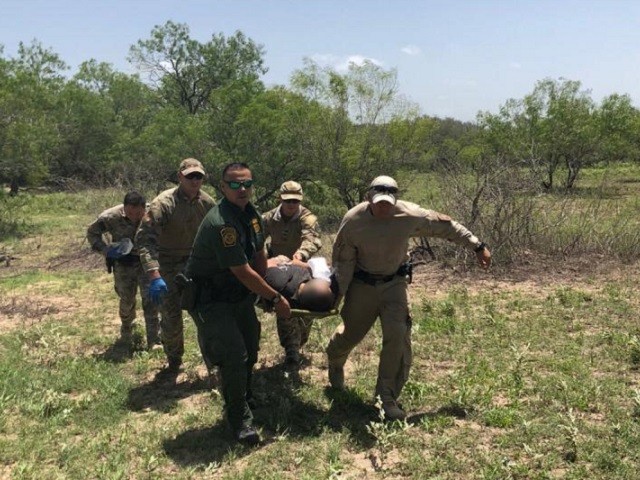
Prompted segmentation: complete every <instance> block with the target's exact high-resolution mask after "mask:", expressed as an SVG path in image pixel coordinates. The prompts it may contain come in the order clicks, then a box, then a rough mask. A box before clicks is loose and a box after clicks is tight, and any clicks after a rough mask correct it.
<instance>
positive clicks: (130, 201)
mask: <svg viewBox="0 0 640 480" xmlns="http://www.w3.org/2000/svg"><path fill="white" fill-rule="evenodd" d="M123 203H124V204H125V205H131V206H132V207H145V206H146V205H147V201H146V200H145V198H144V195H142V194H141V193H140V192H137V191H136V190H131V191H130V192H128V193H127V194H126V195H125V196H124V202H123Z"/></svg>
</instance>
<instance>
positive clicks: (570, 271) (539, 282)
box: [411, 255, 640, 298]
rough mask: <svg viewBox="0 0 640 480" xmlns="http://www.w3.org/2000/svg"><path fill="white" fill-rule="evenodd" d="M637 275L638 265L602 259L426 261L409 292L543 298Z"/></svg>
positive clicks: (424, 294)
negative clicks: (485, 265)
mask: <svg viewBox="0 0 640 480" xmlns="http://www.w3.org/2000/svg"><path fill="white" fill-rule="evenodd" d="M639 274H640V262H638V261H635V262H632V263H623V262H621V261H619V260H615V259H607V258H605V257H603V256H595V255H594V256H585V257H579V258H568V259H565V260H563V259H559V258H552V257H544V256H536V255H527V256H525V257H524V258H523V259H522V260H521V261H519V262H516V263H514V264H512V265H509V266H500V265H498V266H492V267H491V268H490V269H489V270H487V271H485V270H482V269H481V268H479V267H475V266H474V267H472V268H469V267H466V266H464V265H462V266H454V267H451V266H447V265H445V264H442V263H440V262H429V263H427V264H426V265H419V266H417V267H416V268H415V269H414V274H413V283H412V285H411V291H412V292H413V294H414V295H415V294H417V296H428V297H435V298H438V297H441V296H444V295H446V294H447V293H448V292H449V290H451V288H454V287H464V288H465V289H467V291H468V292H469V293H470V294H479V293H481V292H486V291H489V292H500V291H520V292H524V293H526V294H527V295H528V296H540V297H546V296H547V294H548V293H549V292H552V291H555V290H557V289H558V288H562V287H572V288H576V289H580V290H583V291H586V292H590V291H598V290H600V289H601V288H602V287H603V285H604V284H605V283H607V282H625V281H628V280H630V279H633V278H636V277H637V276H638V275H639Z"/></svg>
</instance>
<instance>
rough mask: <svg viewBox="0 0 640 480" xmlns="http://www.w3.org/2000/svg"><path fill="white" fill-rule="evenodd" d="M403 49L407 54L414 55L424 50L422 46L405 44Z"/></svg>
mask: <svg viewBox="0 0 640 480" xmlns="http://www.w3.org/2000/svg"><path fill="white" fill-rule="evenodd" d="M401 50H402V51H403V52H404V53H406V54H407V55H411V56H412V57H414V56H416V55H420V54H421V53H422V50H420V47H418V46H417V45H405V46H404V47H402V49H401Z"/></svg>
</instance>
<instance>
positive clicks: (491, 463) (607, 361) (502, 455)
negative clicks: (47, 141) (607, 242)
mask: <svg viewBox="0 0 640 480" xmlns="http://www.w3.org/2000/svg"><path fill="white" fill-rule="evenodd" d="M629 168H631V167H629ZM633 172H636V170H633ZM588 174H589V175H592V176H593V178H586V179H585V183H588V182H593V184H599V182H600V181H601V178H600V177H599V175H600V176H601V175H604V172H601V171H594V172H591V171H590V172H588ZM627 174H629V172H626V173H625V174H624V175H627ZM624 175H623V176H622V177H621V178H628V177H624ZM619 185H622V186H621V187H620V188H633V185H634V184H632V183H620V184H619ZM412 188H413V187H412ZM417 190H418V189H417V188H416V191H417ZM581 195H583V196H587V193H584V192H583V193H582V194H576V201H577V202H582V201H590V200H588V199H587V200H585V199H583V198H581ZM589 195H590V194H589ZM621 195H622V198H623V199H622V200H620V198H618V200H615V201H623V202H633V201H635V200H632V199H631V196H630V194H629V193H628V192H627V193H624V192H623V193H622V194H621ZM625 195H629V196H625ZM84 197H86V198H84ZM117 197H118V195H117V192H106V193H104V194H101V193H100V192H89V193H85V194H82V195H81V194H67V195H63V194H56V195H53V196H51V197H50V198H49V197H48V196H46V195H43V196H41V198H40V196H34V198H32V199H30V200H29V201H30V202H32V203H31V204H29V205H27V206H26V207H25V208H27V209H28V213H29V216H30V225H31V227H30V228H31V230H30V232H29V233H27V234H26V235H25V236H22V237H20V238H18V237H12V238H11V239H9V240H7V241H6V242H5V243H4V244H3V247H5V248H6V247H9V246H10V247H11V248H12V251H13V252H14V254H15V255H16V256H17V257H18V258H17V259H16V260H14V261H13V262H12V263H11V265H10V266H8V267H4V266H3V267H2V269H0V412H2V415H1V416H0V477H2V478H15V479H35V478H38V479H40V478H72V479H85V478H109V479H112V478H113V479H117V478H122V479H125V478H151V479H154V478H177V479H194V478H226V479H245V478H246V479H254V478H265V479H281V478H282V479H316V478H417V479H427V478H438V479H476V478H482V479H549V478H571V479H592V478H601V479H610V478H616V479H635V478H637V472H638V469H639V467H640V450H638V444H640V387H639V386H638V371H639V369H640V340H639V339H640V326H639V324H638V321H637V319H638V311H639V305H640V293H639V292H638V289H637V280H636V278H635V276H633V275H635V274H636V273H637V268H635V266H634V265H624V264H622V265H618V268H619V269H620V271H621V272H622V274H618V275H611V276H610V277H607V276H603V274H597V273H596V272H593V273H592V274H584V275H581V276H580V278H579V279H577V280H574V279H573V278H572V276H571V275H567V276H565V277H563V278H564V279H563V280H562V281H559V282H555V281H549V282H545V280H543V279H540V280H539V282H537V283H536V280H538V279H537V277H536V276H535V274H534V275H533V276H532V278H530V279H529V280H531V282H533V283H528V284H525V285H524V286H520V285H518V284H514V285H510V286H509V287H508V288H507V287H505V286H504V284H502V286H500V287H494V288H489V287H490V286H491V285H492V281H493V280H492V279H487V276H486V275H479V274H477V273H476V271H471V272H467V273H466V275H465V276H459V275H458V274H457V273H453V272H451V271H449V270H446V271H442V272H445V273H442V272H440V271H438V272H435V271H431V270H430V271H429V272H428V274H429V275H431V274H434V277H433V279H435V278H436V276H435V275H436V274H437V276H440V277H442V276H444V277H446V278H445V280H444V283H443V281H442V279H440V281H439V282H440V283H439V285H440V286H439V287H438V290H439V293H438V294H430V295H426V294H425V293H424V291H423V290H422V287H423V286H422V285H420V284H419V283H416V284H414V286H413V287H412V290H413V291H412V294H413V298H414V300H415V301H414V303H413V305H412V313H413V350H414V352H413V353H414V361H413V367H412V371H411V376H410V379H409V382H408V383H407V385H406V387H405V389H404V391H403V394H402V397H401V401H402V403H403V405H404V407H405V408H406V409H407V410H408V411H409V412H410V418H409V420H408V422H406V423H403V422H396V423H393V424H383V423H380V421H379V414H378V410H377V408H376V402H375V399H373V398H372V395H373V391H374V388H375V380H376V372H377V362H378V352H379V348H380V341H381V334H380V329H379V327H378V326H376V327H375V328H374V329H373V330H372V331H371V332H370V334H369V335H368V336H367V338H366V339H365V340H364V341H363V342H362V344H361V345H360V346H359V347H358V348H356V349H355V350H354V352H352V354H351V356H350V359H349V363H348V364H347V384H348V389H347V391H346V392H337V393H336V392H332V391H331V390H328V389H327V388H326V387H327V379H326V369H325V357H324V348H325V346H326V344H327V341H328V339H329V337H330V335H331V333H332V332H333V330H334V328H335V327H336V326H337V325H338V324H339V319H338V318H335V317H330V318H327V319H324V320H322V321H318V322H316V324H315V325H314V328H313V331H312V334H311V338H310V341H309V344H308V345H307V346H306V347H305V350H304V354H305V356H306V358H307V362H306V365H305V367H304V368H303V369H301V370H300V372H299V374H297V375H296V374H292V373H290V372H287V371H285V370H284V369H283V368H282V366H281V365H280V362H281V361H282V351H281V348H280V347H279V345H278V341H277V334H276V330H275V320H274V318H273V317H271V316H263V317H262V321H263V338H262V343H261V351H260V361H259V363H258V365H257V369H256V373H255V393H256V395H257V397H258V400H259V402H260V407H259V408H258V409H257V410H256V412H255V413H256V415H255V417H256V425H257V426H258V428H259V429H260V430H261V432H262V435H263V437H264V439H265V443H264V444H263V445H262V446H260V447H258V448H255V449H247V448H242V447H239V446H237V445H235V444H234V443H233V441H232V439H231V436H230V434H229V432H228V431H227V430H226V427H225V424H224V422H223V420H222V414H223V410H222V407H223V405H222V400H221V396H220V393H219V392H218V391H216V390H213V391H212V390H209V389H208V388H207V382H206V379H205V369H204V367H203V365H202V360H201V358H200V355H199V352H198V349H197V342H196V338H195V328H194V327H193V325H192V322H191V320H190V319H189V318H188V317H187V318H185V328H186V333H185V336H186V354H185V368H184V371H183V373H182V374H181V375H180V376H179V377H178V379H177V382H176V383H172V382H171V381H167V380H166V379H163V378H162V377H158V376H157V374H158V372H159V371H160V369H161V368H162V366H163V364H164V355H163V353H162V352H158V351H153V352H146V351H144V349H143V343H144V342H143V340H142V338H143V332H142V330H141V328H140V327H139V326H138V327H137V330H136V332H135V335H134V338H135V341H134V344H133V346H131V347H129V346H126V345H123V344H121V343H120V342H118V341H117V332H118V329H119V325H118V319H117V316H116V305H117V303H116V299H115V294H114V293H113V286H112V278H111V277H110V276H109V275H107V274H106V272H104V271H103V267H102V264H101V262H100V261H99V259H97V258H96V257H95V256H94V255H92V254H91V253H90V252H89V251H88V246H87V245H86V243H83V242H82V237H83V236H84V228H85V227H86V224H87V223H88V222H89V221H91V219H92V218H93V217H94V216H95V215H96V214H97V213H99V211H101V210H102V209H103V208H106V207H107V206H109V202H114V200H115V202H117V199H116V198H117ZM607 201H609V200H607ZM611 201H614V200H613V199H612V200H611ZM115 202H114V203H115ZM626 205H627V207H625V208H630V205H632V203H628V204H626ZM621 211H623V212H625V215H626V214H628V212H629V211H630V210H628V209H623V210H621ZM330 233H331V232H326V235H327V236H326V243H327V247H329V248H328V249H327V250H330V240H331V236H330ZM534 261H535V260H534ZM540 268H545V267H544V264H543V265H542V266H541V267H540ZM625 268H630V269H631V270H630V271H631V272H633V274H625V270H624V269H625ZM505 273H506V272H505ZM540 273H544V272H540ZM494 275H495V277H494V279H495V280H496V281H502V282H508V279H507V277H505V276H503V275H504V274H503V273H500V271H497V272H496V273H494ZM427 280H428V281H431V280H432V277H430V276H428V278H427ZM532 284H534V285H535V287H534V288H532V287H531V285H532ZM140 317H141V315H140V314H139V318H140Z"/></svg>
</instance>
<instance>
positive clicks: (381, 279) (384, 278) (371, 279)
mask: <svg viewBox="0 0 640 480" xmlns="http://www.w3.org/2000/svg"><path fill="white" fill-rule="evenodd" d="M396 276H397V274H395V273H394V274H392V275H374V274H372V273H369V272H365V271H364V270H357V271H356V272H355V273H354V274H353V277H354V278H357V279H358V280H362V281H363V282H364V283H366V284H367V285H377V284H379V283H387V282H390V281H391V280H393V279H394V278H396Z"/></svg>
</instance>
